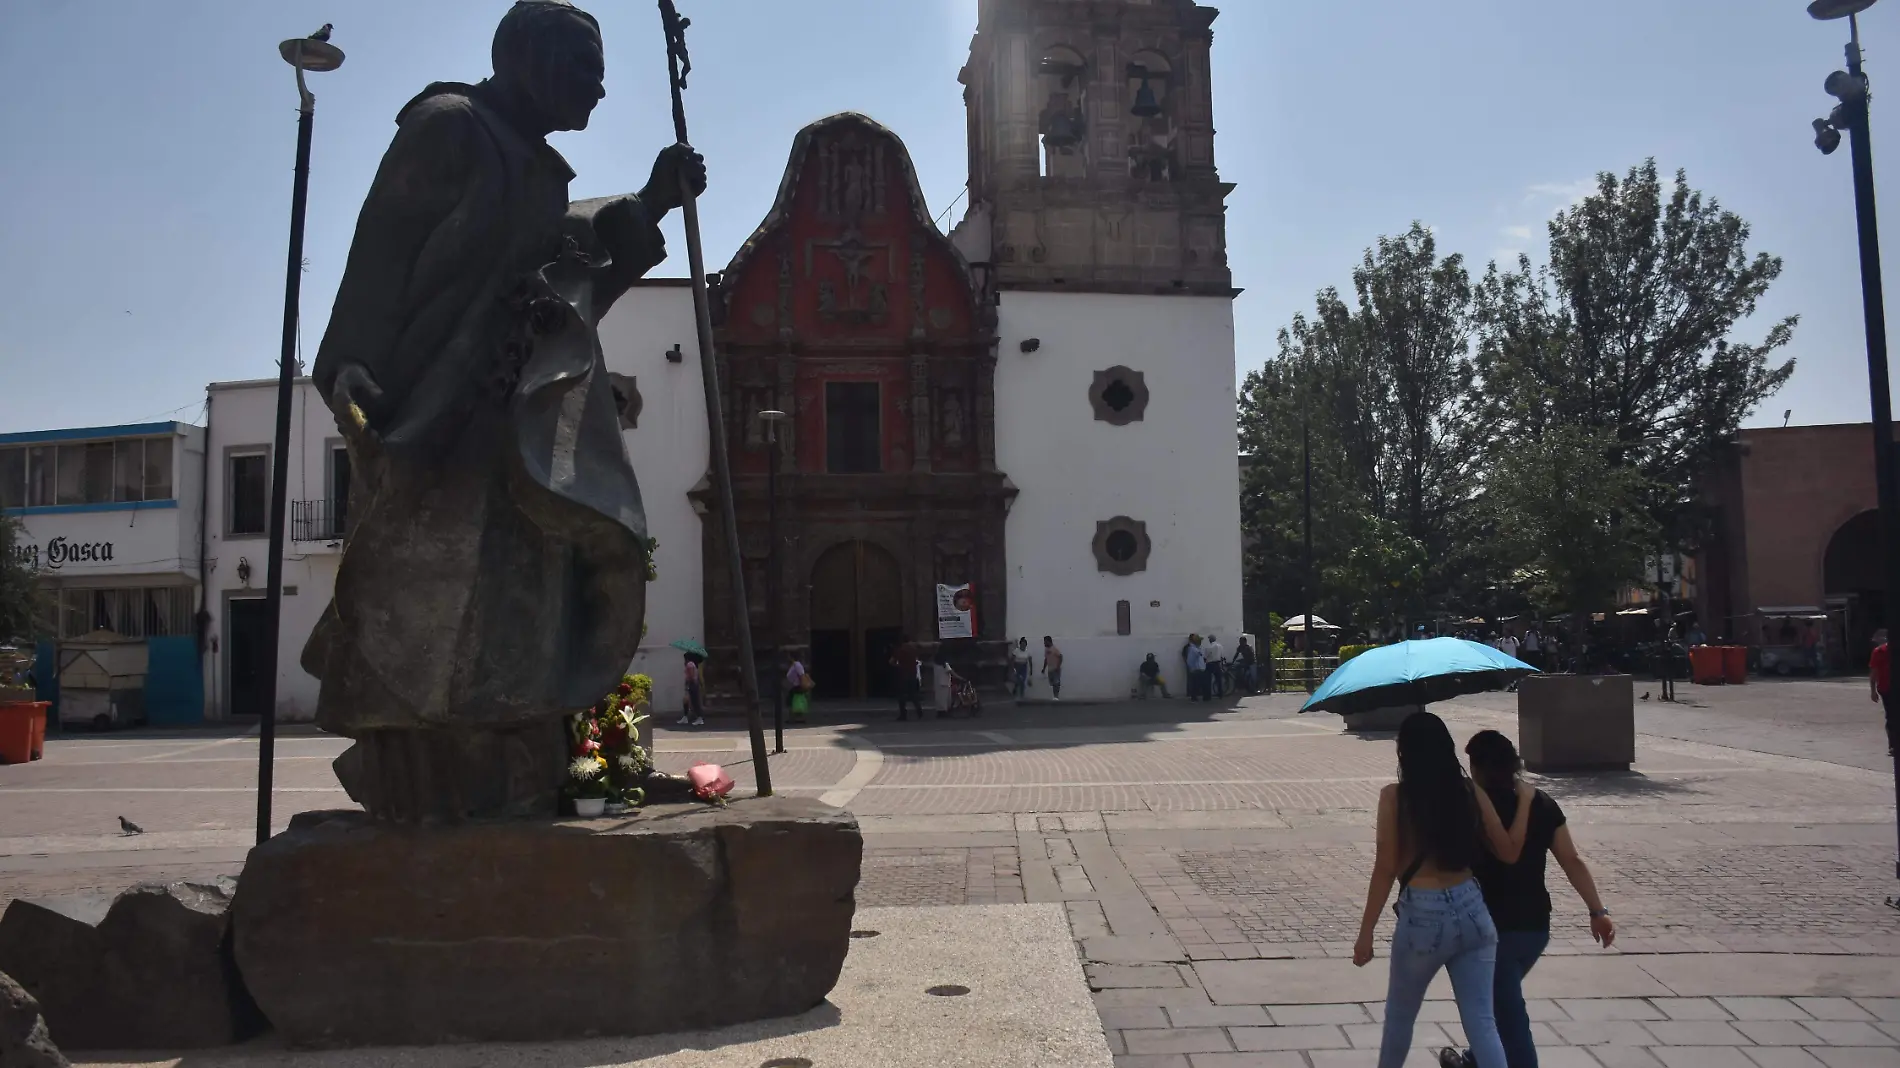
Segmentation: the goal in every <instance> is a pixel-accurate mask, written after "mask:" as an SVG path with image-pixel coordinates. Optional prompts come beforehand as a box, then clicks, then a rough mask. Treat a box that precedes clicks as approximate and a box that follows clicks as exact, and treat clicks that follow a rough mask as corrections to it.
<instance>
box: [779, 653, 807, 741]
mask: <svg viewBox="0 0 1900 1068" xmlns="http://www.w3.org/2000/svg"><path fill="white" fill-rule="evenodd" d="M785 659H786V662H787V663H786V668H785V691H786V704H785V706H786V708H787V709H788V710H790V713H791V714H790V716H789V717H787V718H789V719H790V720H791V721H792V722H793V723H803V722H805V719H806V717H807V716H808V715H809V714H810V713H811V687H812V682H811V673H810V672H808V671H806V670H805V662H804V661H803V660H800V659H799V658H798V651H797V650H796V649H794V650H792V651H791V652H789V653H786V654H785Z"/></svg>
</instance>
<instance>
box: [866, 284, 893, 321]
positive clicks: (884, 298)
mask: <svg viewBox="0 0 1900 1068" xmlns="http://www.w3.org/2000/svg"><path fill="white" fill-rule="evenodd" d="M890 313H891V298H890V295H889V291H888V290H886V289H885V288H884V286H882V285H874V286H872V287H871V307H870V310H869V312H868V314H869V315H870V319H871V321H872V322H874V323H878V324H882V323H883V322H884V320H885V319H887V318H889V317H890Z"/></svg>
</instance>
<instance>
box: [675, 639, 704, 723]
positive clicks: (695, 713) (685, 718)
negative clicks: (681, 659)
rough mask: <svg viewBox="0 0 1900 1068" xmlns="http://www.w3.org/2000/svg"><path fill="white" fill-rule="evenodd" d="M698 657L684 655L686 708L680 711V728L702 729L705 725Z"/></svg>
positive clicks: (689, 654)
mask: <svg viewBox="0 0 1900 1068" xmlns="http://www.w3.org/2000/svg"><path fill="white" fill-rule="evenodd" d="M699 680H700V671H699V657H697V656H694V655H693V654H692V653H687V654H686V706H685V707H684V708H682V709H680V722H679V725H680V726H682V727H687V726H692V727H704V726H705V725H706V705H705V702H704V701H703V699H702V694H701V692H700V688H699Z"/></svg>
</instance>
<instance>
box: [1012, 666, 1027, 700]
mask: <svg viewBox="0 0 1900 1068" xmlns="http://www.w3.org/2000/svg"><path fill="white" fill-rule="evenodd" d="M1009 673H1010V691H1011V693H1013V694H1014V695H1015V696H1017V697H1022V696H1024V695H1025V694H1027V693H1028V692H1029V665H1028V664H1016V665H1014V666H1012V667H1011V668H1010V669H1009Z"/></svg>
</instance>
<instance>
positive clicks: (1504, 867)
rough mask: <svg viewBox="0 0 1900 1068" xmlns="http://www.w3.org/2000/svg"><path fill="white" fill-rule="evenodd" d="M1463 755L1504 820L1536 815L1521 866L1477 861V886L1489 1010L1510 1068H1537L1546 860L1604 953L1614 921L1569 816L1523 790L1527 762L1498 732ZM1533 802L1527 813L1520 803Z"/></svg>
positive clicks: (1450, 1053)
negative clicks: (1586, 915)
mask: <svg viewBox="0 0 1900 1068" xmlns="http://www.w3.org/2000/svg"><path fill="white" fill-rule="evenodd" d="M1465 755H1466V756H1468V757H1470V758H1471V778H1472V779H1473V780H1474V781H1475V782H1477V784H1478V786H1479V787H1481V788H1482V791H1483V794H1484V795H1485V796H1488V797H1489V798H1490V799H1491V803H1492V804H1493V805H1494V806H1495V807H1496V808H1497V810H1498V813H1499V815H1500V816H1502V817H1503V818H1506V819H1511V820H1513V822H1516V817H1519V816H1521V815H1522V813H1523V810H1524V809H1525V808H1527V807H1528V808H1529V809H1530V824H1529V830H1528V831H1527V832H1526V835H1525V838H1524V851H1523V853H1522V854H1521V855H1520V856H1519V857H1518V858H1517V861H1516V862H1515V863H1505V862H1504V861H1501V860H1499V859H1497V858H1494V857H1482V858H1480V859H1479V860H1478V866H1477V873H1478V882H1479V884H1480V885H1482V886H1483V887H1484V903H1485V907H1486V908H1487V909H1488V910H1489V911H1490V913H1491V922H1492V923H1493V925H1495V926H1496V927H1497V929H1498V951H1497V967H1496V969H1495V970H1494V971H1493V973H1492V980H1491V1003H1492V1008H1493V1010H1494V1012H1495V1013H1496V1015H1497V1021H1498V1037H1499V1038H1500V1039H1501V1040H1503V1042H1504V1058H1505V1061H1506V1062H1507V1064H1508V1065H1509V1068H1537V1046H1536V1044H1535V1043H1534V1042H1533V1041H1532V1039H1531V1018H1530V1014H1529V1012H1528V1011H1527V1010H1526V1009H1525V1007H1524V976H1526V975H1528V974H1530V970H1531V966H1532V965H1534V964H1536V963H1537V958H1539V957H1541V956H1543V954H1544V947H1546V946H1548V945H1549V944H1550V912H1551V905H1550V891H1549V890H1547V889H1545V887H1544V854H1545V853H1546V852H1549V853H1550V854H1552V855H1553V856H1555V857H1556V858H1557V866H1558V867H1560V868H1562V869H1563V870H1564V874H1565V875H1567V876H1569V877H1570V885H1571V886H1573V887H1576V889H1577V896H1579V897H1581V898H1583V904H1584V907H1585V908H1588V909H1589V910H1590V934H1591V936H1592V937H1594V938H1595V939H1596V940H1597V941H1598V942H1600V943H1602V945H1603V946H1604V948H1606V949H1607V948H1608V947H1609V945H1610V943H1612V942H1614V941H1615V940H1616V921H1614V920H1612V919H1610V910H1609V909H1606V908H1604V907H1603V899H1602V898H1600V897H1598V896H1597V884H1596V880H1595V879H1593V878H1591V877H1590V869H1589V867H1588V866H1586V865H1585V864H1584V863H1583V858H1582V857H1580V856H1578V855H1577V844H1576V843H1575V842H1573V841H1571V840H1570V828H1569V827H1568V826H1566V825H1565V824H1564V810H1563V809H1561V808H1559V807H1558V806H1557V802H1555V801H1553V800H1551V798H1550V795H1548V794H1546V793H1544V792H1543V791H1542V790H1535V791H1533V790H1530V789H1528V788H1527V787H1525V786H1524V784H1523V781H1522V780H1521V779H1520V778H1519V776H1518V773H1519V772H1520V771H1522V770H1523V768H1524V762H1523V761H1522V760H1520V759H1518V755H1517V747H1516V746H1514V745H1512V744H1511V740H1510V739H1509V738H1506V737H1505V736H1504V735H1502V734H1499V733H1498V732H1497V731H1479V732H1478V733H1477V734H1474V735H1472V736H1471V741H1469V742H1467V743H1465ZM1526 794H1529V795H1530V796H1529V803H1528V805H1524V804H1520V803H1519V802H1520V800H1521V799H1522V798H1523V797H1524V796H1525V795H1526ZM1466 1056H1467V1055H1466V1054H1462V1053H1459V1052H1458V1051H1456V1050H1449V1049H1448V1050H1445V1051H1444V1052H1442V1053H1440V1054H1439V1062H1440V1063H1441V1064H1443V1065H1445V1068H1459V1066H1461V1065H1463V1064H1464V1063H1465V1058H1466Z"/></svg>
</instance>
